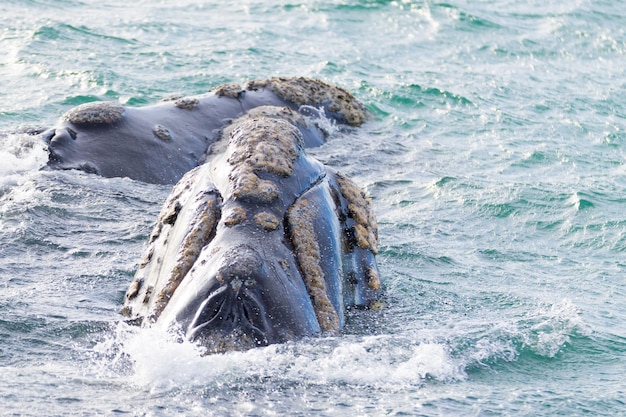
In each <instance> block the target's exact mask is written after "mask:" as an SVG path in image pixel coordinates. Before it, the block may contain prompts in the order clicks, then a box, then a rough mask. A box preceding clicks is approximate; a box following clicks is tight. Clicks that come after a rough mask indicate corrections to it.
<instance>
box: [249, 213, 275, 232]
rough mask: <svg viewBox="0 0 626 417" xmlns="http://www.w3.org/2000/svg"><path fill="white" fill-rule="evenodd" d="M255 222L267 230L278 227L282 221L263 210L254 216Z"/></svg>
mask: <svg viewBox="0 0 626 417" xmlns="http://www.w3.org/2000/svg"><path fill="white" fill-rule="evenodd" d="M254 222H255V223H256V224H258V225H259V226H261V227H262V228H263V229H265V230H267V231H272V230H276V229H278V226H279V225H280V222H279V221H278V218H277V217H276V216H274V215H273V214H272V213H269V212H267V211H262V212H260V213H257V214H256V215H255V216H254Z"/></svg>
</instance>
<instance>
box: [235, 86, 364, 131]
mask: <svg viewBox="0 0 626 417" xmlns="http://www.w3.org/2000/svg"><path fill="white" fill-rule="evenodd" d="M246 88H247V89H249V90H257V89H260V88H270V89H271V90H272V91H273V92H274V93H275V94H276V95H278V96H279V97H281V98H283V99H284V100H286V101H290V102H292V103H295V104H298V105H305V104H308V105H324V106H326V107H327V108H328V110H329V111H331V112H335V113H339V114H341V115H343V117H344V118H345V119H346V121H347V122H348V124H350V125H352V126H358V125H360V124H362V123H363V122H364V121H365V120H366V118H367V110H366V109H365V107H364V106H363V104H361V103H360V102H359V101H358V100H356V99H355V98H354V96H352V94H350V93H349V92H348V91H346V90H344V89H343V88H340V87H337V86H334V85H330V84H327V83H325V82H323V81H319V80H315V79H312V78H306V77H297V78H295V77H294V78H288V77H276V78H270V79H269V80H256V81H251V82H249V83H248V84H247V85H246Z"/></svg>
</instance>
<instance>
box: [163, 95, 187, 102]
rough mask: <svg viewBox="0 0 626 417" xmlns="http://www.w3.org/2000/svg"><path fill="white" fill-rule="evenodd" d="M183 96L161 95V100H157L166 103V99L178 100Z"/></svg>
mask: <svg viewBox="0 0 626 417" xmlns="http://www.w3.org/2000/svg"><path fill="white" fill-rule="evenodd" d="M183 97H185V96H183V95H182V94H171V95H169V96H167V97H163V98H162V99H161V100H159V102H160V103H166V102H168V101H176V100H179V99H181V98H183Z"/></svg>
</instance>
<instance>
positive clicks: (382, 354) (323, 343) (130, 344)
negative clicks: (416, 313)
mask: <svg viewBox="0 0 626 417" xmlns="http://www.w3.org/2000/svg"><path fill="white" fill-rule="evenodd" d="M94 353H95V354H96V356H97V360H96V362H97V364H98V367H99V369H100V373H101V374H103V375H107V376H109V377H110V376H111V375H112V374H117V375H118V377H122V378H125V379H127V382H128V383H129V384H131V385H133V386H136V387H138V388H141V389H147V390H148V391H150V392H151V393H153V394H154V393H162V392H168V391H171V390H180V389H189V388H191V389H193V388H195V387H207V388H211V387H213V388H219V387H221V386H224V385H232V386H240V385H242V384H243V385H245V386H255V385H256V384H259V383H262V384H268V383H269V384H276V385H277V386H279V385H289V386H293V385H307V386H308V385H327V384H330V385H335V386H343V385H346V384H348V385H354V386H372V387H377V388H383V389H397V388H398V387H400V386H421V385H423V384H424V383H426V382H427V381H429V380H437V381H444V382H452V381H459V380H463V379H465V377H466V375H465V372H464V370H463V368H462V364H461V362H459V361H458V360H457V359H455V358H453V357H452V356H451V355H450V352H449V349H448V347H447V346H446V345H444V344H438V343H430V342H425V343H417V344H414V343H410V342H408V341H406V340H402V341H400V343H398V339H397V337H394V336H392V335H385V336H367V337H357V336H341V337H330V338H311V339H306V340H302V341H298V342H294V343H286V344H277V345H271V346H267V347H262V348H256V349H251V350H248V351H243V352H228V353H225V354H216V355H209V356H202V354H201V349H200V348H198V346H196V345H194V344H192V343H190V342H187V341H181V339H180V338H179V337H177V336H176V335H175V334H172V333H168V332H165V331H164V330H163V329H161V328H159V327H158V326H157V327H152V328H145V329H138V328H133V327H130V326H127V325H125V324H120V325H118V327H117V328H116V329H115V331H114V333H113V334H112V335H111V336H110V337H109V338H107V340H105V341H103V342H101V343H99V344H98V345H97V346H96V347H95V348H94Z"/></svg>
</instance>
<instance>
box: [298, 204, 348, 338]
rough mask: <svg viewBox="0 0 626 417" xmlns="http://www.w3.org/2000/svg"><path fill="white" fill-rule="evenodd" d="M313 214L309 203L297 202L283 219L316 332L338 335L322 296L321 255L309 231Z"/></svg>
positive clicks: (330, 308) (332, 313)
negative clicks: (315, 319) (333, 332)
mask: <svg viewBox="0 0 626 417" xmlns="http://www.w3.org/2000/svg"><path fill="white" fill-rule="evenodd" d="M317 212H318V209H317V208H316V207H314V206H313V205H312V203H310V202H309V201H308V200H306V199H300V200H298V201H296V202H295V203H294V204H293V205H292V206H291V207H290V208H289V210H288V211H287V219H288V222H289V229H290V230H291V241H292V242H293V245H294V248H295V253H296V257H297V260H298V265H299V266H300V270H301V271H302V276H303V279H304V285H305V286H306V289H307V292H308V293H309V297H310V298H311V301H312V302H313V307H314V309H315V315H316V317H317V321H318V322H319V325H320V328H321V329H322V330H323V331H338V330H339V316H338V314H337V311H336V310H335V308H334V307H333V305H332V303H331V302H330V299H329V298H328V294H327V292H326V281H325V280H324V271H323V270H322V267H321V266H320V265H321V262H322V259H321V253H320V248H319V245H318V242H317V234H316V232H315V230H314V227H313V225H314V219H315V217H316V215H317Z"/></svg>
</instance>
